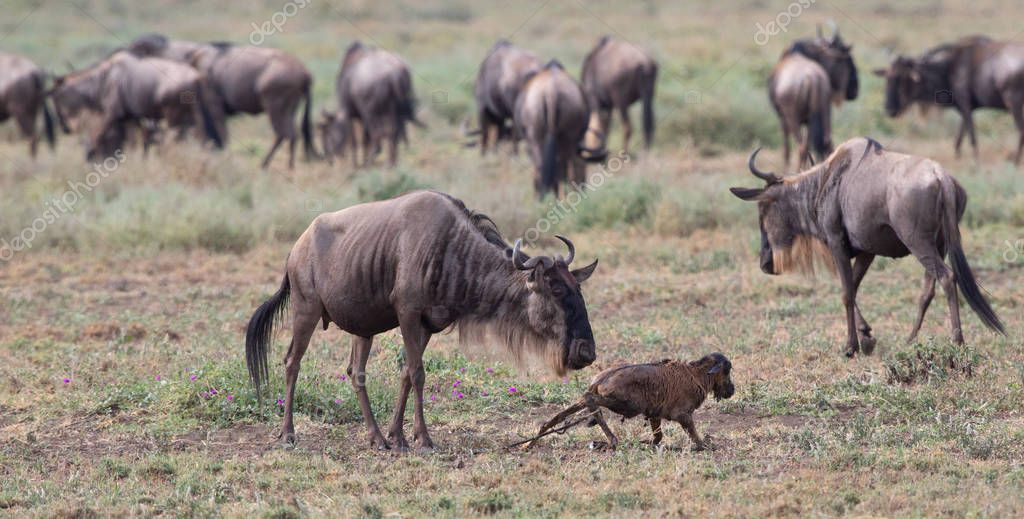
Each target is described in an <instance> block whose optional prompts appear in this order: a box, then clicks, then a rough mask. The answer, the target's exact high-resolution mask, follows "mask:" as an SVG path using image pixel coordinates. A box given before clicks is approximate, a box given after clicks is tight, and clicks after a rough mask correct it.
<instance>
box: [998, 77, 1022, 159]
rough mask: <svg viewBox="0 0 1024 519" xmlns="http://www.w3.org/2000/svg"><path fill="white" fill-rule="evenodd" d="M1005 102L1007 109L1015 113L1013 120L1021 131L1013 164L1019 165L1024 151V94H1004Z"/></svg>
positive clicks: (1019, 131) (1018, 130)
mask: <svg viewBox="0 0 1024 519" xmlns="http://www.w3.org/2000/svg"><path fill="white" fill-rule="evenodd" d="M1003 102H1004V103H1005V104H1006V108H1007V110H1009V111H1010V113H1011V114H1013V122H1014V124H1016V125H1017V132H1018V133H1020V136H1019V137H1018V140H1017V154H1016V155H1014V158H1013V164H1014V165H1015V166H1019V165H1020V159H1021V152H1022V151H1024V96H1022V95H1021V94H1017V93H1009V94H1006V95H1004V96H1003Z"/></svg>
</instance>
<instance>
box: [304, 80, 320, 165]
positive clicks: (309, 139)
mask: <svg viewBox="0 0 1024 519" xmlns="http://www.w3.org/2000/svg"><path fill="white" fill-rule="evenodd" d="M312 112H313V85H311V84H310V85H306V107H305V108H303V110H302V145H303V147H304V148H305V152H306V160H310V159H319V158H321V157H320V154H318V153H317V152H316V146H315V145H314V144H313V113H312Z"/></svg>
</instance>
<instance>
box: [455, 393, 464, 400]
mask: <svg viewBox="0 0 1024 519" xmlns="http://www.w3.org/2000/svg"><path fill="white" fill-rule="evenodd" d="M465 396H466V395H463V394H462V393H456V394H455V398H457V399H459V400H461V399H462V398H463V397H465Z"/></svg>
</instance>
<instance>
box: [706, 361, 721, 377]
mask: <svg viewBox="0 0 1024 519" xmlns="http://www.w3.org/2000/svg"><path fill="white" fill-rule="evenodd" d="M719 371H722V363H721V362H716V363H715V365H714V366H711V369H709V370H708V375H714V374H715V373H718V372H719Z"/></svg>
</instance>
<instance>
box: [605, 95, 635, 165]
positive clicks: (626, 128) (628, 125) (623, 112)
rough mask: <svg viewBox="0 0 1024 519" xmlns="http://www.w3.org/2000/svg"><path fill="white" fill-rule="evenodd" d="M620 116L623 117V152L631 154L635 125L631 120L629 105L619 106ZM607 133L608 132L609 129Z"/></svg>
mask: <svg viewBox="0 0 1024 519" xmlns="http://www.w3.org/2000/svg"><path fill="white" fill-rule="evenodd" d="M619 116H620V117H622V151H624V152H626V154H629V139H630V137H632V136H633V123H632V121H630V120H629V105H627V104H623V105H621V106H619ZM605 131H606V132H607V131H608V130H607V128H606V129H605Z"/></svg>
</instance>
